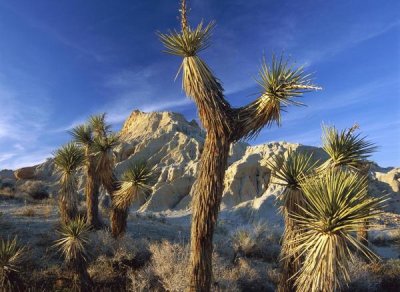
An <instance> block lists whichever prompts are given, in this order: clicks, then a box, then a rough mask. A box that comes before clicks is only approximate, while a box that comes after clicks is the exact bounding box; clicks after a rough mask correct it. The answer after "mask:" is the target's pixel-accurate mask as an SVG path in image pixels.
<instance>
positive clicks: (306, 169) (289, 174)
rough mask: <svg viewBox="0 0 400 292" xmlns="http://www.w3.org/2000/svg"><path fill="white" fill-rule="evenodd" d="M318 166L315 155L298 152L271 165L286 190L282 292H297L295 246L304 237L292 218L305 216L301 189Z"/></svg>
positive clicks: (275, 158)
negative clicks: (293, 251) (314, 159)
mask: <svg viewBox="0 0 400 292" xmlns="http://www.w3.org/2000/svg"><path fill="white" fill-rule="evenodd" d="M316 164H317V161H316V162H313V160H312V155H307V154H305V153H301V152H297V151H291V150H289V151H288V155H287V157H285V156H283V155H278V156H275V157H273V159H272V161H271V162H269V163H268V166H269V168H270V169H271V171H272V178H273V179H274V180H273V183H275V184H278V185H282V186H283V187H284V188H285V189H284V191H283V192H282V195H281V197H280V199H281V200H282V208H281V211H282V214H283V218H284V221H285V230H284V233H283V237H282V251H281V262H282V270H283V271H282V278H281V279H280V283H279V287H278V291H293V289H294V280H293V278H292V277H293V276H294V275H295V274H296V273H297V271H298V270H299V269H300V267H301V261H300V257H299V254H290V253H291V251H292V250H293V248H294V245H293V242H294V241H295V240H296V238H298V237H299V236H300V234H301V232H302V231H301V230H300V228H299V226H298V225H297V224H296V221H294V220H293V218H292V217H291V216H289V214H302V213H303V208H304V207H305V203H304V201H305V198H304V195H303V192H302V190H301V187H300V182H302V181H303V180H304V179H305V178H306V176H307V175H309V174H311V172H312V171H313V170H314V167H315V165H316Z"/></svg>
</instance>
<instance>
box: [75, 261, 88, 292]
mask: <svg viewBox="0 0 400 292" xmlns="http://www.w3.org/2000/svg"><path fill="white" fill-rule="evenodd" d="M72 266H73V267H72V268H73V270H74V272H75V275H76V282H75V283H74V287H73V290H76V291H79V292H83V291H91V288H92V287H93V282H92V279H91V278H90V275H89V273H88V271H87V264H86V261H85V259H83V258H79V259H76V260H75V261H73V262H72Z"/></svg>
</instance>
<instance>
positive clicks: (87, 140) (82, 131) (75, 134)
mask: <svg viewBox="0 0 400 292" xmlns="http://www.w3.org/2000/svg"><path fill="white" fill-rule="evenodd" d="M69 133H70V135H71V136H72V139H73V140H74V141H75V142H76V143H77V144H78V145H80V146H85V147H90V146H91V145H92V144H93V129H92V127H91V126H89V125H79V126H76V127H75V128H73V129H72V130H71V131H69Z"/></svg>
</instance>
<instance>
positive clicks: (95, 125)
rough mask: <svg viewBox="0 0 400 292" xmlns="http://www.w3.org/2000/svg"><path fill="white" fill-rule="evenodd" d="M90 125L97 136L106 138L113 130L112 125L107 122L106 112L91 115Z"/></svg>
mask: <svg viewBox="0 0 400 292" xmlns="http://www.w3.org/2000/svg"><path fill="white" fill-rule="evenodd" d="M89 125H90V127H91V129H92V130H93V134H94V136H95V138H104V137H106V136H107V135H108V134H109V133H110V132H111V125H109V124H107V123H106V113H102V114H99V115H93V116H90V118H89Z"/></svg>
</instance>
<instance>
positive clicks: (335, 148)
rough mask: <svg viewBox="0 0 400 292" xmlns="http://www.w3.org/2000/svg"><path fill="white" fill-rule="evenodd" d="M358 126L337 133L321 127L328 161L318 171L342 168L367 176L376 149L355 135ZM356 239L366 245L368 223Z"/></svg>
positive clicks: (362, 227) (364, 139)
mask: <svg viewBox="0 0 400 292" xmlns="http://www.w3.org/2000/svg"><path fill="white" fill-rule="evenodd" d="M358 128H359V126H358V125H357V124H355V125H354V126H353V127H351V128H349V129H344V130H342V131H338V130H337V129H336V128H335V127H328V126H323V128H322V129H323V137H322V142H323V144H322V148H323V149H324V150H325V152H326V153H327V154H328V155H329V158H328V160H327V161H326V162H325V163H324V164H322V165H321V166H320V168H319V169H320V170H326V169H329V168H343V169H346V170H348V171H356V172H359V173H361V174H367V173H368V171H369V162H368V161H367V159H368V158H369V157H370V156H371V154H372V153H373V152H375V151H376V149H377V147H376V146H375V145H374V144H373V143H372V142H370V141H367V140H366V137H361V136H360V134H356V131H357V130H358ZM358 238H359V239H360V240H362V241H363V242H364V243H365V244H368V221H366V222H365V223H364V224H362V225H361V226H360V229H359V231H358Z"/></svg>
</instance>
